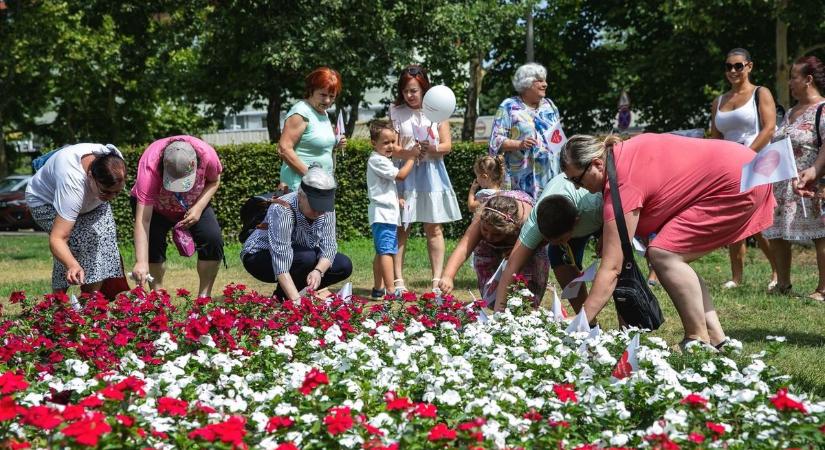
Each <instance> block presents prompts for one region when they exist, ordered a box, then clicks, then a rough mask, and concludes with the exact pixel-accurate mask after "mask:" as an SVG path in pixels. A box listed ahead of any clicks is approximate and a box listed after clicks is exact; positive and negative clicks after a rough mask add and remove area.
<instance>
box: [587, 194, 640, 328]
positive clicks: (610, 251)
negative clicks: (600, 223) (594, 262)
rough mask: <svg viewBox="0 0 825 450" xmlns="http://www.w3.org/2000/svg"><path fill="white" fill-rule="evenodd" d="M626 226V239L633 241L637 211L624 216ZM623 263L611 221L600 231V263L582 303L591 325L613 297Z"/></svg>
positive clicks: (616, 233)
mask: <svg viewBox="0 0 825 450" xmlns="http://www.w3.org/2000/svg"><path fill="white" fill-rule="evenodd" d="M624 220H625V223H626V224H627V233H628V239H633V235H634V233H635V232H636V225H638V223H639V210H638V209H634V210H633V211H630V212H628V213H626V214H625V215H624ZM623 263H624V253H623V252H622V241H621V239H620V238H619V230H618V227H617V226H616V221H615V220H611V221H609V222H606V223H605V224H604V230H603V231H602V262H601V264H600V265H599V270H598V272H596V279H595V280H593V286H592V287H591V288H590V295H588V296H587V299H586V300H585V301H584V304H583V305H582V308H583V309H584V311H585V313H586V314H587V320H589V321H590V322H591V323H592V322H593V321H594V320H595V319H596V316H597V315H598V314H599V312H601V310H602V309H603V308H604V305H606V304H607V302H608V301H609V300H610V297H611V296H612V295H613V290H614V289H616V282H617V281H618V279H619V274H620V273H621V272H622V264H623Z"/></svg>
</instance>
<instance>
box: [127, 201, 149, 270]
mask: <svg viewBox="0 0 825 450" xmlns="http://www.w3.org/2000/svg"><path fill="white" fill-rule="evenodd" d="M153 210H154V206H152V205H144V204H141V203H138V204H137V207H136V208H135V231H134V238H135V267H134V268H133V269H132V276H133V277H134V278H135V279H136V280H137V282H138V284H139V285H143V283H145V282H146V277H147V276H148V275H149V229H150V224H151V223H152V211H153Z"/></svg>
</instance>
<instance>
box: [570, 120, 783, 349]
mask: <svg viewBox="0 0 825 450" xmlns="http://www.w3.org/2000/svg"><path fill="white" fill-rule="evenodd" d="M609 151H612V152H613V155H614V159H615V162H616V175H617V178H618V183H619V192H620V194H621V198H622V209H623V212H624V217H625V222H626V223H627V231H628V234H629V235H630V237H632V236H634V235H639V236H648V235H650V234H652V233H656V238H655V239H653V240H652V241H651V242H650V245H649V246H648V250H647V256H648V258H649V259H650V261H651V262H652V264H653V267H654V268H655V269H656V273H657V274H658V276H659V280H660V281H661V283H662V287H663V288H664V289H665V291H667V293H668V295H669V296H670V298H671V300H672V301H673V304H674V305H675V306H676V310H677V312H678V313H679V317H680V318H681V320H682V326H683V327H684V331H685V339H684V340H683V341H682V344H683V345H684V344H687V343H688V342H690V341H694V340H699V341H702V342H705V343H710V344H712V345H714V346H721V344H723V343H724V342H725V334H724V332H723V331H722V326H721V324H720V323H719V318H718V316H717V314H716V311H715V310H714V308H713V302H712V301H711V298H710V294H709V293H708V289H707V286H706V284H705V282H704V280H702V277H700V276H699V274H697V273H696V272H695V271H694V270H693V269H692V268H691V267H690V265H689V263H690V262H692V261H694V260H696V259H698V258H700V257H702V256H704V255H706V254H708V253H709V252H711V251H712V250H714V249H717V248H719V247H722V246H724V245H729V244H731V243H734V242H737V241H739V240H741V239H744V238H746V237H748V236H751V235H753V234H756V233H758V232H760V231H762V230H763V229H765V228H767V227H769V226H770V225H771V223H772V222H773V208H774V206H775V204H776V202H775V201H774V199H773V194H772V191H771V186H770V185H763V186H758V187H756V188H753V189H751V190H749V191H746V192H743V193H740V192H739V179H740V176H741V172H742V166H743V165H745V164H746V163H748V162H749V161H751V160H752V159H753V152H752V151H751V150H749V149H748V148H746V147H744V146H742V145H739V144H736V143H734V142H727V141H718V140H710V139H707V140H706V139H693V138H686V137H681V136H675V135H669V134H642V135H639V136H636V137H634V138H632V139H629V140H627V141H624V142H622V140H621V139H620V138H618V137H615V136H610V137H608V138H607V139H606V140H602V139H597V138H594V137H592V136H582V135H578V136H573V137H572V138H570V141H568V143H567V144H566V145H565V148H564V152H563V156H562V167H563V170H564V172H565V174H566V175H567V177H568V178H569V179H570V181H571V182H572V183H574V184H576V185H578V186H582V187H584V188H586V189H587V190H589V191H590V192H594V193H596V192H603V195H604V198H605V202H604V212H603V214H604V229H603V232H602V233H603V234H602V261H601V265H600V266H599V271H598V272H597V274H596V279H595V280H594V282H593V287H592V288H591V290H590V294H589V295H588V297H587V299H586V300H585V302H584V305H583V310H584V311H585V312H586V314H587V318H588V319H589V320H591V321H592V320H594V319H595V318H596V315H597V314H598V313H599V312H600V311H601V310H602V308H604V305H605V304H606V303H607V302H608V300H609V299H610V297H611V295H612V293H613V289H614V288H615V287H616V281H617V279H618V276H619V273H620V272H621V268H622V262H623V255H622V247H621V241H620V239H619V233H618V230H617V227H616V220H615V216H614V212H613V204H612V202H611V201H610V200H609V199H610V198H611V197H610V186H609V184H608V182H607V166H606V156H607V152H609Z"/></svg>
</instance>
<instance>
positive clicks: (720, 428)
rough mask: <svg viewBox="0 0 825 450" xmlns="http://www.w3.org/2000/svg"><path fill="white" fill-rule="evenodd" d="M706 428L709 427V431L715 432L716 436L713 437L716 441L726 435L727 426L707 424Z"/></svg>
mask: <svg viewBox="0 0 825 450" xmlns="http://www.w3.org/2000/svg"><path fill="white" fill-rule="evenodd" d="M705 426H706V427H708V430H710V431H713V432H714V433H715V434H716V436H714V437H713V439H714V440H716V438H717V437H719V436H721V435H723V434H725V426H724V425H722V424H721V423H713V422H705Z"/></svg>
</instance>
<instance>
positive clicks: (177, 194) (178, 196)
mask: <svg viewBox="0 0 825 450" xmlns="http://www.w3.org/2000/svg"><path fill="white" fill-rule="evenodd" d="M175 198H176V199H178V203H180V206H182V207H183V210H184V211H188V210H189V205H187V204H186V199H184V198H183V195H181V193H180V192H175Z"/></svg>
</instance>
